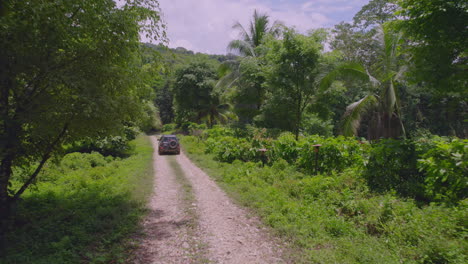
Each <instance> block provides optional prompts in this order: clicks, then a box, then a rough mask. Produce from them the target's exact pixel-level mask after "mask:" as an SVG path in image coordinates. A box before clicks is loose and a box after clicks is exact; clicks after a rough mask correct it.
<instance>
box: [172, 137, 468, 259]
mask: <svg viewBox="0 0 468 264" xmlns="http://www.w3.org/2000/svg"><path fill="white" fill-rule="evenodd" d="M181 142H182V144H181V145H182V147H183V148H184V150H185V151H186V153H187V155H188V156H189V157H190V158H191V159H192V160H193V161H194V162H195V163H196V164H197V165H199V166H200V167H201V168H203V169H204V170H205V171H206V172H207V173H208V174H209V175H210V176H212V177H213V178H214V179H215V180H217V181H218V182H219V183H220V185H221V187H223V188H224V189H225V190H226V191H227V193H228V194H230V195H231V196H232V197H233V198H234V199H235V200H237V201H238V202H239V203H241V204H243V205H245V206H247V207H250V208H252V209H253V210H254V211H256V212H257V213H258V214H259V215H260V217H261V218H262V220H263V221H264V222H265V223H266V224H267V225H269V226H271V227H272V228H273V230H274V231H275V232H277V234H278V235H280V236H281V237H282V238H283V239H285V240H288V241H290V242H291V243H292V244H293V245H294V246H293V249H292V250H291V251H289V254H288V252H287V253H286V254H287V255H286V258H287V259H291V262H293V263H460V264H461V263H467V262H468V259H467V255H468V254H467V253H468V239H467V238H468V232H467V231H468V221H467V219H468V201H467V200H463V201H461V202H460V203H459V204H458V205H457V206H453V207H446V206H442V205H437V204H430V205H426V206H422V207H418V206H417V204H416V203H415V201H414V200H412V199H405V198H401V197H399V196H397V195H396V194H394V193H392V192H389V193H386V194H376V193H373V192H372V191H370V190H369V188H368V187H367V185H366V183H365V180H364V178H363V177H362V171H360V170H359V169H357V168H349V169H345V170H344V171H343V172H342V173H328V174H319V175H314V176H313V175H308V174H304V173H301V172H299V171H298V170H297V169H296V168H295V167H293V166H290V165H289V164H288V163H287V162H285V161H283V160H280V161H278V162H275V163H274V164H273V165H272V166H271V167H270V166H265V167H263V166H262V165H261V164H260V163H252V162H241V161H234V162H233V163H223V162H218V161H214V160H213V157H214V156H213V155H212V154H205V147H206V146H205V144H204V142H203V141H198V140H197V139H196V138H194V137H190V136H186V137H183V138H182V140H181Z"/></svg>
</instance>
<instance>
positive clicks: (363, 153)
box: [296, 136, 369, 173]
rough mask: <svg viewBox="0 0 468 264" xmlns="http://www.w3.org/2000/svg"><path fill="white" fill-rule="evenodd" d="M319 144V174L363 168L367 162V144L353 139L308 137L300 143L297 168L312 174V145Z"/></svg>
mask: <svg viewBox="0 0 468 264" xmlns="http://www.w3.org/2000/svg"><path fill="white" fill-rule="evenodd" d="M316 144H321V146H320V148H319V152H318V165H319V170H320V171H321V172H331V171H340V172H341V171H343V170H344V169H346V168H349V167H363V166H364V164H365V162H366V161H367V151H368V148H369V146H368V144H362V143H359V142H358V141H356V140H355V139H353V138H345V137H343V136H340V137H329V138H322V137H319V136H310V137H307V138H304V139H303V140H301V142H300V146H301V151H300V153H299V157H298V159H297V162H296V164H297V166H298V167H300V168H303V169H305V171H307V172H309V173H310V172H312V171H313V170H314V168H315V159H316V152H315V147H314V146H313V145H316Z"/></svg>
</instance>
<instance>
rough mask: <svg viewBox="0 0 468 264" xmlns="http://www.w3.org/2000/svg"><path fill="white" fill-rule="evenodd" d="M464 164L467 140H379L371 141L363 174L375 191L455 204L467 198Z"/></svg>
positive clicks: (465, 166)
mask: <svg viewBox="0 0 468 264" xmlns="http://www.w3.org/2000/svg"><path fill="white" fill-rule="evenodd" d="M466 164H467V141H466V140H459V139H453V140H449V139H447V138H437V137H436V138H434V139H420V140H382V141H380V142H379V143H376V144H373V146H372V149H371V153H370V158H369V163H368V164H367V166H366V172H365V174H364V175H365V177H366V179H367V180H368V183H369V186H370V187H371V188H372V189H375V190H377V191H388V190H395V191H397V192H398V193H399V194H400V195H403V196H407V197H413V198H416V199H417V200H420V201H436V202H446V203H456V202H458V201H460V200H463V199H465V198H466V194H467V188H468V187H467V165H466Z"/></svg>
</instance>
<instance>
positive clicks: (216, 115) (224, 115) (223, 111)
mask: <svg viewBox="0 0 468 264" xmlns="http://www.w3.org/2000/svg"><path fill="white" fill-rule="evenodd" d="M231 109H232V106H231V105H230V104H228V103H221V100H220V96H219V95H217V94H213V95H212V97H211V100H210V101H209V102H208V103H207V104H205V105H203V106H202V109H200V111H199V112H198V119H199V121H205V122H206V124H207V125H208V127H213V125H214V124H225V123H227V122H228V121H229V120H236V119H237V116H236V115H235V114H234V113H233V112H232V111H231Z"/></svg>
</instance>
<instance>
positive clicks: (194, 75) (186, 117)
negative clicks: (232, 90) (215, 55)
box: [173, 62, 216, 123]
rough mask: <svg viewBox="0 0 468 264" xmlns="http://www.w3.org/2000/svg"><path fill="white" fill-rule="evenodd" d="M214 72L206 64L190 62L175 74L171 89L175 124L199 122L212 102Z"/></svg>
mask: <svg viewBox="0 0 468 264" xmlns="http://www.w3.org/2000/svg"><path fill="white" fill-rule="evenodd" d="M215 79H216V72H215V70H214V67H213V66H212V65H210V64H208V63H206V62H192V63H190V64H188V65H186V66H183V67H181V68H179V69H178V70H177V71H176V73H175V81H174V87H173V94H174V101H175V106H176V119H177V122H179V123H182V122H185V121H197V122H199V121H201V119H202V117H204V115H203V112H204V110H205V106H206V105H210V104H211V102H212V92H213V87H214V84H215Z"/></svg>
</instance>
